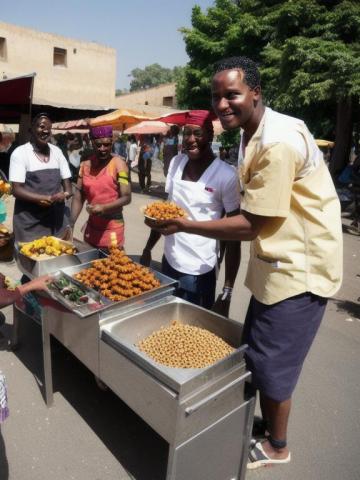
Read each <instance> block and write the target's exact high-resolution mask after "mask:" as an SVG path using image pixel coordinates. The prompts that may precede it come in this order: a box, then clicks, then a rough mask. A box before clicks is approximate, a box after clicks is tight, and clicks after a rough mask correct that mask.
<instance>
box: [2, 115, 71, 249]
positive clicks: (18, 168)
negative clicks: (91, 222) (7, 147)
mask: <svg viewBox="0 0 360 480" xmlns="http://www.w3.org/2000/svg"><path fill="white" fill-rule="evenodd" d="M51 126H52V124H51V120H50V118H49V116H48V115H47V114H46V113H40V114H38V115H37V116H36V117H35V118H34V119H33V121H32V124H31V138H30V142H28V143H26V144H25V145H21V146H20V147H18V148H16V149H15V150H14V151H13V153H12V155H11V159H10V172H9V179H10V181H11V182H12V185H13V194H14V197H15V198H16V200H15V209H14V220H13V223H14V234H15V240H16V241H17V242H19V241H22V242H24V241H25V242H28V241H32V240H34V239H36V238H39V237H41V236H43V235H55V236H62V235H63V233H64V231H65V229H66V227H67V226H68V225H69V223H68V217H69V214H68V208H67V207H66V205H65V200H66V199H68V198H69V197H71V195H72V187H71V181H70V178H71V173H70V169H69V165H68V162H67V161H66V158H65V157H64V155H63V153H62V152H61V150H60V149H59V148H58V147H56V146H55V145H51V144H50V143H49V140H50V136H51Z"/></svg>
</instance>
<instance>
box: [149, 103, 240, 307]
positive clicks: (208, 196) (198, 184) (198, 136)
mask: <svg viewBox="0 0 360 480" xmlns="http://www.w3.org/2000/svg"><path fill="white" fill-rule="evenodd" d="M167 121H169V122H170V123H171V122H176V123H178V124H180V125H184V131H183V147H184V150H183V153H181V154H179V155H176V156H175V157H174V158H173V159H172V161H171V163H170V167H169V171H168V175H167V178H166V186H165V190H166V192H167V193H168V196H169V200H170V201H173V202H175V203H176V204H177V205H179V206H180V207H182V208H183V209H184V210H185V211H186V212H187V213H188V216H189V218H191V219H193V220H210V219H217V218H220V217H221V216H222V214H223V212H224V211H225V212H226V214H227V215H229V216H231V215H236V214H238V213H239V204H240V193H239V182H238V178H237V174H236V171H235V169H234V168H233V167H231V166H230V165H227V164H226V163H224V162H223V161H221V160H220V159H219V158H215V155H214V154H213V152H212V150H211V141H212V139H213V125H212V121H211V114H210V112H208V111H207V110H193V111H190V112H186V113H181V114H174V118H172V116H170V117H167ZM159 238H160V234H159V233H158V232H156V231H151V233H150V237H149V239H148V242H147V244H146V246H145V249H144V251H143V255H142V258H141V262H142V263H143V264H145V265H149V264H150V261H151V250H152V248H153V247H154V245H155V244H156V242H157V241H158V239H159ZM217 260H218V243H217V241H216V240H212V239H209V238H205V237H202V236H200V235H189V234H187V233H178V234H176V235H171V236H169V237H166V238H165V248H164V256H163V261H162V272H163V273H164V274H165V275H168V276H170V277H172V278H175V279H177V280H178V281H179V288H178V289H177V292H176V294H177V295H178V296H180V297H181V298H184V299H185V300H188V301H190V302H192V303H195V304H197V305H200V306H202V307H204V308H209V309H210V308H211V307H212V306H213V304H214V299H215V287H216V266H217ZM239 264H240V244H239V242H227V249H226V256H225V284H224V290H223V293H222V295H221V299H220V300H219V302H217V307H218V309H220V310H221V312H222V313H224V314H227V313H228V311H229V306H230V299H231V292H232V288H233V285H234V282H235V278H236V274H237V271H238V268H239Z"/></svg>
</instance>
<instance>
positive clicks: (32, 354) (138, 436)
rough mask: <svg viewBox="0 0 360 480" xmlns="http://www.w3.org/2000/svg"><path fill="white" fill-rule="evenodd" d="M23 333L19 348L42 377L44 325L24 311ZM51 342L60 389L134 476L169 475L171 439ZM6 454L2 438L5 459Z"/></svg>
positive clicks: (140, 479) (139, 479) (157, 479)
mask: <svg viewBox="0 0 360 480" xmlns="http://www.w3.org/2000/svg"><path fill="white" fill-rule="evenodd" d="M19 339H20V345H19V348H18V349H17V350H15V352H14V354H15V355H16V356H17V357H18V358H19V360H20V361H21V362H22V363H23V364H24V365H25V366H26V367H27V368H28V369H29V370H30V371H31V372H32V373H33V374H34V376H35V377H36V378H38V379H41V380H42V378H43V373H42V350H41V330H40V328H39V327H38V326H37V325H36V324H34V323H33V322H30V321H28V320H27V319H26V318H25V317H21V318H20V324H19ZM25 339H26V342H25ZM51 342H52V361H53V382H54V392H59V393H60V394H61V395H63V397H64V398H65V399H66V400H67V401H68V402H69V403H70V404H71V405H72V406H73V407H74V409H75V410H76V411H77V413H78V414H79V415H80V416H81V417H82V418H83V419H84V421H85V422H86V423H87V424H88V425H89V426H90V428H91V429H92V430H93V431H94V433H95V434H96V435H97V436H98V437H99V438H100V440H101V441H102V442H103V443H104V445H105V446H106V448H107V449H108V450H109V451H110V452H111V453H112V454H113V455H114V457H115V458H116V459H117V461H118V462H119V463H120V464H121V465H122V467H123V468H124V469H125V470H126V471H127V472H128V473H129V475H130V476H131V478H134V480H161V479H165V477H166V467H167V456H168V444H167V442H166V441H165V440H163V439H162V438H161V437H160V436H159V435H157V433H156V432H155V431H154V430H152V429H151V428H150V427H149V426H148V425H147V424H146V423H145V422H144V421H143V420H142V419H141V418H140V417H139V416H138V415H136V414H135V413H134V412H133V411H132V410H131V409H130V408H129V407H128V406H127V405H126V404H125V403H123V402H122V401H121V400H120V399H119V398H118V397H117V396H116V395H115V394H114V393H113V392H112V391H111V390H107V391H105V392H104V391H102V390H100V389H99V388H98V387H97V385H96V383H95V379H94V376H93V374H92V373H91V372H90V371H89V370H88V369H87V368H86V367H85V366H83V365H82V363H81V362H80V361H79V360H77V359H76V358H75V357H74V356H73V355H72V354H71V353H70V352H69V351H68V350H66V349H65V348H64V347H63V346H62V345H61V344H60V343H59V342H57V341H56V340H55V339H53V338H52V341H51ZM55 402H56V399H55ZM54 408H56V403H55V406H54ZM1 454H2V451H1V438H0V461H1V460H2V457H1ZM0 472H1V470H0ZM0 478H1V479H2V478H3V477H1V476H0ZM4 478H5V479H7V477H4Z"/></svg>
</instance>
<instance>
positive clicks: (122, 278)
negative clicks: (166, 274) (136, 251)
mask: <svg viewBox="0 0 360 480" xmlns="http://www.w3.org/2000/svg"><path fill="white" fill-rule="evenodd" d="M74 278H76V280H78V281H79V282H81V283H84V284H85V285H87V286H89V287H91V288H95V289H96V290H99V291H100V293H101V294H102V295H104V296H105V297H107V298H109V299H110V300H112V301H114V302H119V301H121V300H124V299H126V298H130V297H133V296H134V295H140V294H141V293H143V292H147V291H149V290H152V289H153V288H156V287H159V286H160V284H161V283H160V281H159V280H158V279H157V278H156V277H155V276H154V274H153V273H152V272H151V271H150V270H149V269H148V268H146V267H143V266H142V265H139V264H136V263H134V262H133V261H132V260H131V259H130V258H129V257H128V256H127V255H126V254H125V253H124V251H123V250H119V249H118V248H111V249H110V255H109V257H108V258H106V259H98V260H94V261H92V262H91V267H89V268H87V269H84V270H81V271H80V272H78V273H76V274H75V275H74Z"/></svg>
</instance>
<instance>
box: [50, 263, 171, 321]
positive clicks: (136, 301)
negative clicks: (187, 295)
mask: <svg viewBox="0 0 360 480" xmlns="http://www.w3.org/2000/svg"><path fill="white" fill-rule="evenodd" d="M129 258H130V260H131V263H132V264H133V265H135V266H136V268H144V267H142V265H140V264H139V263H137V262H134V261H133V260H132V257H131V256H130V257H129ZM103 260H106V258H105V259H99V260H95V261H91V262H87V263H82V264H80V265H74V266H71V267H66V268H61V269H60V273H61V274H62V275H63V276H64V277H65V278H68V279H69V280H71V282H72V283H74V284H76V285H78V286H79V287H81V288H86V290H87V291H89V292H91V293H92V295H94V296H96V297H97V298H98V300H99V302H100V304H101V306H98V307H97V309H96V310H97V312H101V311H103V310H106V309H109V308H121V312H122V313H123V312H124V311H127V310H132V308H133V307H134V306H135V305H136V306H137V307H141V305H143V304H144V305H145V303H146V304H147V303H148V302H149V301H150V300H151V299H152V298H154V299H158V298H161V297H163V296H166V295H170V294H171V293H173V291H174V289H175V288H176V286H177V281H176V280H174V279H172V278H170V277H167V276H166V275H163V274H162V273H160V272H158V271H156V270H153V269H152V268H148V267H146V271H148V272H149V273H150V274H152V275H153V276H154V277H155V279H156V280H157V281H158V282H157V283H158V285H157V286H156V287H153V288H151V290H147V291H143V292H142V293H137V294H135V295H132V296H131V297H128V298H122V299H118V298H115V299H112V298H111V297H110V298H109V297H107V296H105V295H103V294H102V293H101V288H100V286H99V288H94V287H91V286H89V285H88V284H86V283H84V282H83V281H81V279H79V278H77V277H78V274H81V272H82V271H84V270H86V269H89V268H92V267H93V266H94V263H95V264H96V263H97V262H101V261H103ZM112 273H113V275H114V278H116V276H117V275H118V273H117V272H116V268H115V266H114V265H113V266H112ZM58 300H59V302H60V303H63V301H62V298H61V296H60V295H59V298H58ZM74 313H77V314H79V313H78V312H76V311H74ZM93 313H94V310H92V309H91V308H89V309H88V311H87V310H86V309H82V312H81V316H88V315H92V314H93Z"/></svg>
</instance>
